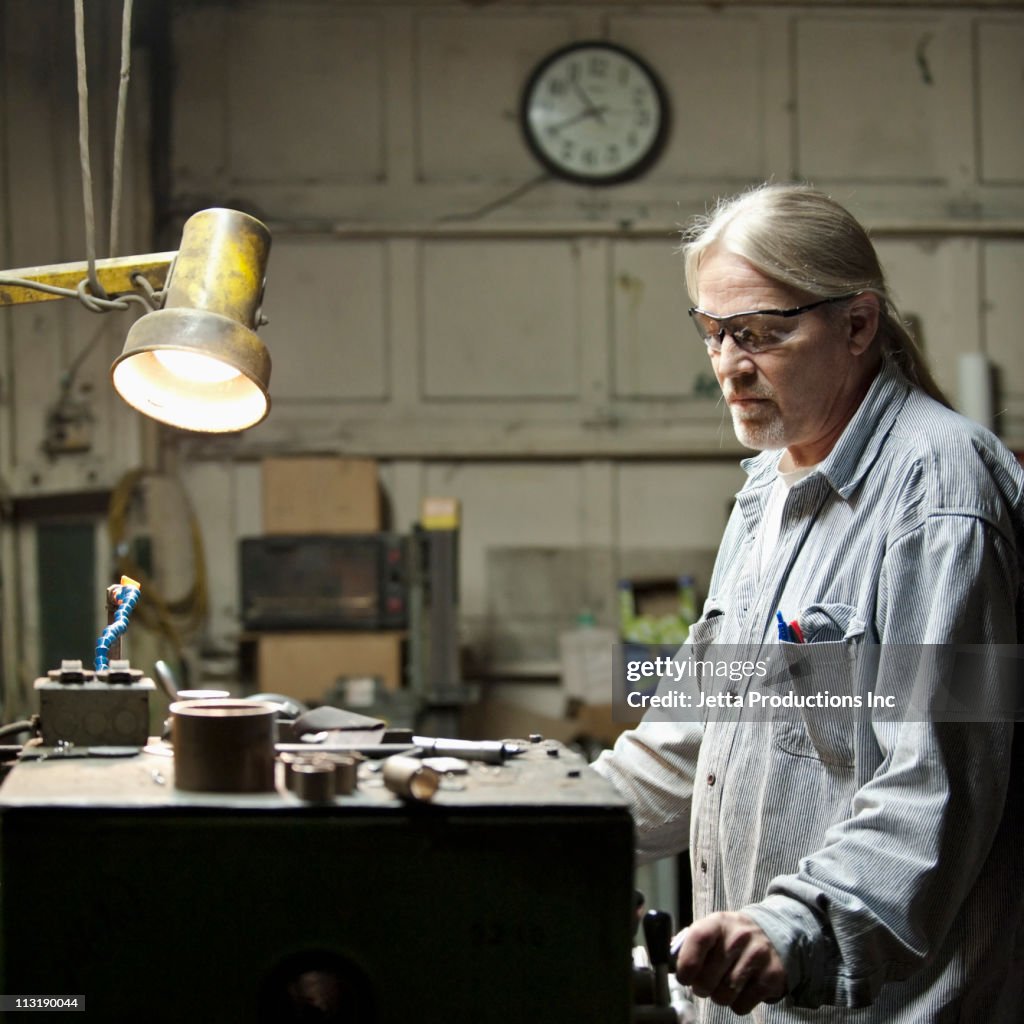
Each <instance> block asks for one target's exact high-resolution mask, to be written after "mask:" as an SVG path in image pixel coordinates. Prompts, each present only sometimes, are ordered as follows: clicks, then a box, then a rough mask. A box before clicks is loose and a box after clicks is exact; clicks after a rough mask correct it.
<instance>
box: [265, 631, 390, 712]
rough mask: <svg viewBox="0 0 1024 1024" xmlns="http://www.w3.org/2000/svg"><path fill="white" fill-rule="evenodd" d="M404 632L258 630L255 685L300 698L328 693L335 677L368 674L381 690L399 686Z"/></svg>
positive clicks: (320, 698)
mask: <svg viewBox="0 0 1024 1024" xmlns="http://www.w3.org/2000/svg"><path fill="white" fill-rule="evenodd" d="M404 640H405V633H403V632H375V633H340V632H330V633H262V634H260V635H259V636H258V637H257V638H256V685H257V687H258V689H259V690H260V691H261V692H263V693H281V694H284V695H285V696H286V697H295V698H297V699H298V700H301V701H304V702H313V703H316V702H319V701H323V700H324V699H325V698H326V697H328V696H329V695H330V694H331V692H332V691H333V690H334V689H335V688H336V687H337V685H338V681H339V680H346V679H357V678H364V677H369V678H373V679H378V680H380V683H381V685H382V686H383V688H384V689H385V690H397V689H399V688H400V687H401V685H402V646H403V642H404Z"/></svg>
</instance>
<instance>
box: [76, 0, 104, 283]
mask: <svg viewBox="0 0 1024 1024" xmlns="http://www.w3.org/2000/svg"><path fill="white" fill-rule="evenodd" d="M75 58H76V61H77V64H78V157H79V161H80V162H81V165H82V204H83V206H84V207H85V255H86V259H87V260H88V261H89V278H88V281H89V290H90V291H91V292H92V294H93V295H94V296H97V297H99V298H101V299H106V298H108V297H109V296H108V295H107V292H106V289H105V288H104V287H103V285H101V284H100V281H99V278H98V277H97V276H96V211H95V210H94V209H93V205H92V166H91V164H90V161H89V81H88V74H87V72H86V63H85V0H75ZM82 294H83V289H81V288H80V289H79V295H80V296H81V295H82ZM83 301H84V299H83Z"/></svg>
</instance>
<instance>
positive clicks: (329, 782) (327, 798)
mask: <svg viewBox="0 0 1024 1024" xmlns="http://www.w3.org/2000/svg"><path fill="white" fill-rule="evenodd" d="M289 774H290V776H291V779H292V782H291V786H290V787H289V788H290V789H291V790H292V792H293V793H294V794H295V795H296V796H297V797H298V798H299V799H300V800H305V801H307V802H308V803H311V804H326V803H330V802H331V801H332V800H333V799H334V765H333V764H331V763H330V762H328V761H307V762H305V763H298V764H293V765H290V766H289Z"/></svg>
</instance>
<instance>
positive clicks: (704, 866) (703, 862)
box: [700, 857, 708, 875]
mask: <svg viewBox="0 0 1024 1024" xmlns="http://www.w3.org/2000/svg"><path fill="white" fill-rule="evenodd" d="M700 873H701V874H702V875H706V874H707V873H708V862H707V861H706V860H704V858H703V857H702V858H701V862H700Z"/></svg>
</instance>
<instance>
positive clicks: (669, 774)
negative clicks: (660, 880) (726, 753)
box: [594, 722, 702, 864]
mask: <svg viewBox="0 0 1024 1024" xmlns="http://www.w3.org/2000/svg"><path fill="white" fill-rule="evenodd" d="M701 734H702V729H701V727H700V726H699V725H698V724H695V723H676V722H641V723H640V725H639V726H637V728H636V729H630V730H628V731H627V732H624V733H623V734H622V735H621V736H620V737H619V738H618V740H617V741H616V743H615V746H614V747H613V749H612V750H605V751H603V752H602V753H601V755H600V756H599V757H598V759H597V760H596V761H595V762H594V768H595V769H596V770H597V771H598V772H599V773H600V774H601V775H603V776H604V777H605V778H606V779H607V780H608V781H609V782H610V783H611V784H612V785H613V786H614V787H615V788H616V789H617V790H618V792H619V793H620V795H621V796H622V797H623V798H624V799H625V800H627V801H628V802H629V804H630V806H631V809H632V812H633V822H634V825H635V828H636V856H637V861H638V863H641V864H644V863H647V862H649V861H652V860H657V859H658V858H659V857H668V856H670V855H673V854H676V853H679V852H680V851H682V850H685V849H686V848H687V846H688V844H689V831H690V809H691V805H692V800H693V779H694V774H695V770H696V764H697V755H698V753H699V751H700V741H701Z"/></svg>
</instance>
